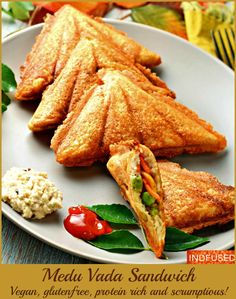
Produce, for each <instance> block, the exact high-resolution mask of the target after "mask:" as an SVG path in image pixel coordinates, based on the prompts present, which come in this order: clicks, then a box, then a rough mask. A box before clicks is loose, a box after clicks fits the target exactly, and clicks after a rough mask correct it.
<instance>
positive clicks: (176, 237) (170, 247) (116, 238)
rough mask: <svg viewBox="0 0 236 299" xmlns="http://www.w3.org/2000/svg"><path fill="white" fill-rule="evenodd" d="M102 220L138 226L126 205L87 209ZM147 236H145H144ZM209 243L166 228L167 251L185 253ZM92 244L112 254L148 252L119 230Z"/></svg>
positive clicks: (97, 206)
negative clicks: (184, 251)
mask: <svg viewBox="0 0 236 299" xmlns="http://www.w3.org/2000/svg"><path fill="white" fill-rule="evenodd" d="M87 208H88V209H90V210H91V211H93V212H95V213H96V214H97V215H98V216H99V217H101V218H102V219H104V220H106V221H108V222H110V223H116V224H126V225H134V224H136V225H138V222H137V220H136V219H135V217H134V215H133V214H132V212H131V211H130V209H129V208H127V207H126V206H124V205H120V204H111V205H94V206H89V207H87ZM144 235H145V234H144ZM207 242H209V239H208V238H206V237H199V236H194V235H190V234H187V233H184V232H183V231H181V230H179V229H177V228H175V227H167V228H166V238H165V249H164V250H165V251H175V252H177V251H183V250H187V249H192V248H195V247H197V246H200V245H203V244H205V243H207ZM89 243H90V244H92V245H94V246H96V247H98V248H101V249H105V250H108V251H112V252H119V253H133V252H137V251H141V250H146V248H144V247H143V244H142V243H141V241H140V240H139V239H138V238H137V237H136V236H134V235H133V234H132V233H130V232H129V231H127V230H117V231H113V232H112V233H110V234H106V235H103V236H99V237H98V238H96V239H95V240H92V241H89Z"/></svg>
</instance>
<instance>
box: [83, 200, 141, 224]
mask: <svg viewBox="0 0 236 299" xmlns="http://www.w3.org/2000/svg"><path fill="white" fill-rule="evenodd" d="M87 208H88V209H89V210H91V211H93V212H95V213H96V214H97V215H98V216H99V217H101V218H102V219H104V220H106V221H108V222H111V223H117V224H137V220H136V219H135V217H134V215H133V213H132V212H131V210H130V209H128V208H127V207H126V206H124V205H119V204H112V205H94V206H90V207H87Z"/></svg>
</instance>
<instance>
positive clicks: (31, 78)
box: [15, 5, 160, 100]
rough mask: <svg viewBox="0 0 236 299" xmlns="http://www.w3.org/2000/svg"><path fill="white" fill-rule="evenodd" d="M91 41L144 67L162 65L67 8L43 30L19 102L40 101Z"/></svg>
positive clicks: (100, 24) (50, 18)
mask: <svg viewBox="0 0 236 299" xmlns="http://www.w3.org/2000/svg"><path fill="white" fill-rule="evenodd" d="M81 37H83V38H90V39H94V40H100V41H104V42H106V43H109V44H110V45H111V47H115V48H116V49H117V52H123V53H124V55H127V59H129V60H132V61H133V62H137V63H140V64H142V65H144V66H154V65H158V64H159V63H160V56H159V55H157V54H155V53H153V52H152V51H149V50H147V49H146V48H144V47H143V46H141V45H140V44H138V43H136V42H135V41H133V40H132V39H130V38H128V37H127V36H126V35H125V34H124V33H123V32H120V31H117V30H116V29H114V28H113V27H112V26H109V25H106V24H105V23H103V22H102V21H101V20H99V21H96V20H95V19H92V18H91V17H89V16H87V15H85V14H83V13H81V12H79V11H78V10H77V9H75V8H73V7H72V6H70V5H64V6H63V7H62V8H61V9H60V10H59V11H58V12H57V13H55V15H54V16H51V15H48V16H47V18H46V21H45V25H44V27H43V30H42V31H41V33H40V34H39V36H38V37H37V40H36V43H35V45H34V46H33V48H32V50H31V52H30V53H29V55H28V56H27V58H26V62H25V64H24V66H23V67H22V68H21V82H20V83H19V84H18V87H17V90H16V94H15V98H16V99H17V100H32V99H35V98H40V97H41V94H42V92H43V91H44V90H45V89H46V87H47V86H48V85H49V84H50V83H52V82H53V81H54V80H55V78H57V77H58V76H59V74H60V72H61V70H62V69H63V68H64V66H65V64H66V62H67V61H68V59H69V57H70V55H71V52H72V51H73V49H74V48H75V47H76V45H77V43H78V42H79V40H80V39H81Z"/></svg>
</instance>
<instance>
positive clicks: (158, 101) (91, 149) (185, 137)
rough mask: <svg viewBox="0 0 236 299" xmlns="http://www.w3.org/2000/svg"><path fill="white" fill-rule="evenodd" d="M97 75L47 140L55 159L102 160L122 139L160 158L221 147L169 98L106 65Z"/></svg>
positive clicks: (221, 142) (208, 127)
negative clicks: (145, 88)
mask: <svg viewBox="0 0 236 299" xmlns="http://www.w3.org/2000/svg"><path fill="white" fill-rule="evenodd" d="M100 79H101V84H100V85H99V86H95V87H94V89H93V90H92V92H91V93H90V94H89V96H86V97H85V98H86V99H83V100H81V101H80V103H79V105H78V107H76V108H75V109H74V110H73V111H71V112H70V113H69V114H68V116H67V118H66V120H65V123H64V124H62V125H61V126H60V127H59V128H58V129H57V131H56V133H55V135H54V137H53V139H52V144H51V146H52V148H53V149H54V151H55V153H56V158H57V161H58V162H60V163H61V164H64V165H65V166H79V165H86V163H87V162H88V161H89V162H90V164H91V163H93V162H95V161H97V160H106V159H107V157H108V155H109V146H110V145H111V144H115V143H119V142H121V141H127V140H135V141H138V142H140V143H143V144H144V145H146V146H148V147H149V148H150V149H151V150H152V151H153V152H154V154H155V155H157V156H166V157H170V156H175V155H178V154H181V153H183V152H186V153H203V152H218V151H220V150H223V149H224V148H225V146H226V140H225V138H224V137H223V136H222V135H220V134H219V133H217V132H215V131H214V130H213V128H212V126H211V125H209V124H208V123H206V122H205V121H203V120H201V119H200V118H199V117H198V116H197V115H196V114H195V113H194V112H192V111H191V110H189V109H188V108H186V107H185V106H183V105H182V104H180V103H178V102H177V101H173V99H172V98H170V97H167V96H163V95H157V94H155V96H153V95H152V94H150V93H148V92H146V91H145V90H143V89H141V88H140V87H138V86H137V84H134V83H133V81H132V80H130V79H129V78H127V77H126V76H124V75H123V74H122V72H120V71H114V70H106V71H105V72H104V73H103V74H102V76H101V78H100ZM55 144H57V146H55Z"/></svg>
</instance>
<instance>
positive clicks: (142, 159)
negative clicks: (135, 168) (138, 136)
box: [139, 155, 151, 174]
mask: <svg viewBox="0 0 236 299" xmlns="http://www.w3.org/2000/svg"><path fill="white" fill-rule="evenodd" d="M139 157H140V164H141V167H142V169H143V170H144V171H145V172H147V173H149V174H151V169H150V167H149V166H148V165H147V162H146V161H145V160H144V157H143V156H142V155H140V156H139Z"/></svg>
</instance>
